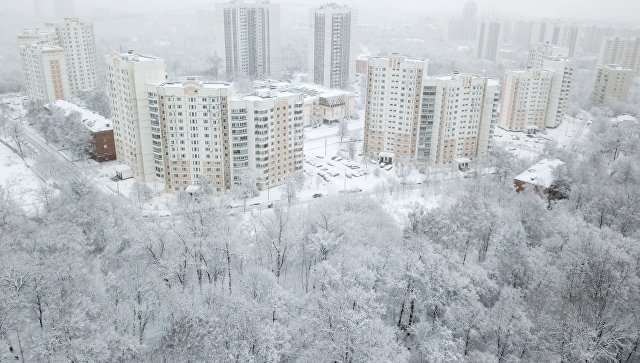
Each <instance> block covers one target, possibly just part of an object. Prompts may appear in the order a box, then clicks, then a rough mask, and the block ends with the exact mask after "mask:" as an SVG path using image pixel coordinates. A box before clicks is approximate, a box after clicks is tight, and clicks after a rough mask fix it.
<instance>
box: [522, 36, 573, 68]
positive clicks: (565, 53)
mask: <svg viewBox="0 0 640 363" xmlns="http://www.w3.org/2000/svg"><path fill="white" fill-rule="evenodd" d="M556 57H562V58H568V57H569V49H568V48H566V47H560V46H557V45H553V44H551V43H550V42H544V43H538V44H536V45H534V46H533V47H532V48H530V49H529V58H528V60H527V67H530V68H542V67H543V64H544V62H545V61H546V60H547V59H549V58H556Z"/></svg>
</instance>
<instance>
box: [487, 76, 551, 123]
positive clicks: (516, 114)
mask: <svg viewBox="0 0 640 363" xmlns="http://www.w3.org/2000/svg"><path fill="white" fill-rule="evenodd" d="M553 76H554V72H553V71H547V70H544V69H527V70H509V71H506V72H505V74H504V78H503V80H502V90H501V92H500V93H501V103H500V116H499V121H498V126H500V128H503V129H505V130H509V131H526V130H527V127H528V126H535V127H537V128H538V130H543V129H545V127H546V121H547V111H548V108H549V107H548V106H549V94H550V92H551V85H552V83H553Z"/></svg>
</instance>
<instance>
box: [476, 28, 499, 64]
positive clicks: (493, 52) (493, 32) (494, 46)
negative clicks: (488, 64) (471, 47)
mask: <svg viewBox="0 0 640 363" xmlns="http://www.w3.org/2000/svg"><path fill="white" fill-rule="evenodd" d="M499 47H500V22H497V21H483V22H482V23H481V24H480V32H479V34H478V49H477V50H478V52H477V53H478V58H479V59H486V60H489V61H492V62H495V61H496V59H497V58H498V51H499V49H500V48H499Z"/></svg>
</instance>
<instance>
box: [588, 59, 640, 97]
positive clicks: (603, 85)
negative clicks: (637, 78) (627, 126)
mask: <svg viewBox="0 0 640 363" xmlns="http://www.w3.org/2000/svg"><path fill="white" fill-rule="evenodd" d="M634 73H635V72H634V70H633V69H631V68H624V67H622V66H617V65H606V66H600V67H598V73H597V76H596V82H595V84H594V87H593V99H594V101H595V102H596V103H598V104H605V105H611V104H614V103H616V102H626V101H627V98H628V97H629V88H630V87H631V83H632V82H633V76H634Z"/></svg>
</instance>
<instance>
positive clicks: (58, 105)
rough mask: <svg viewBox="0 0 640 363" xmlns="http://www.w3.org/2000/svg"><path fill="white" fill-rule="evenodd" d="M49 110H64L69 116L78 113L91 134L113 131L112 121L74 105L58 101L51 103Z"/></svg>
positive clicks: (47, 106)
mask: <svg viewBox="0 0 640 363" xmlns="http://www.w3.org/2000/svg"><path fill="white" fill-rule="evenodd" d="M45 107H46V108H48V109H49V110H54V109H58V110H62V111H64V112H65V115H67V116H68V115H69V114H71V113H72V112H78V113H79V114H80V116H81V117H82V123H83V124H84V125H85V126H86V127H87V129H89V131H91V132H100V131H109V130H113V124H112V123H111V120H109V119H107V118H105V117H103V116H101V115H98V114H97V113H95V112H93V111H90V110H87V109H86V108H82V107H80V106H78V105H74V104H73V103H70V102H67V101H63V100H57V101H55V102H53V103H50V104H48V105H46V106H45Z"/></svg>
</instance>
